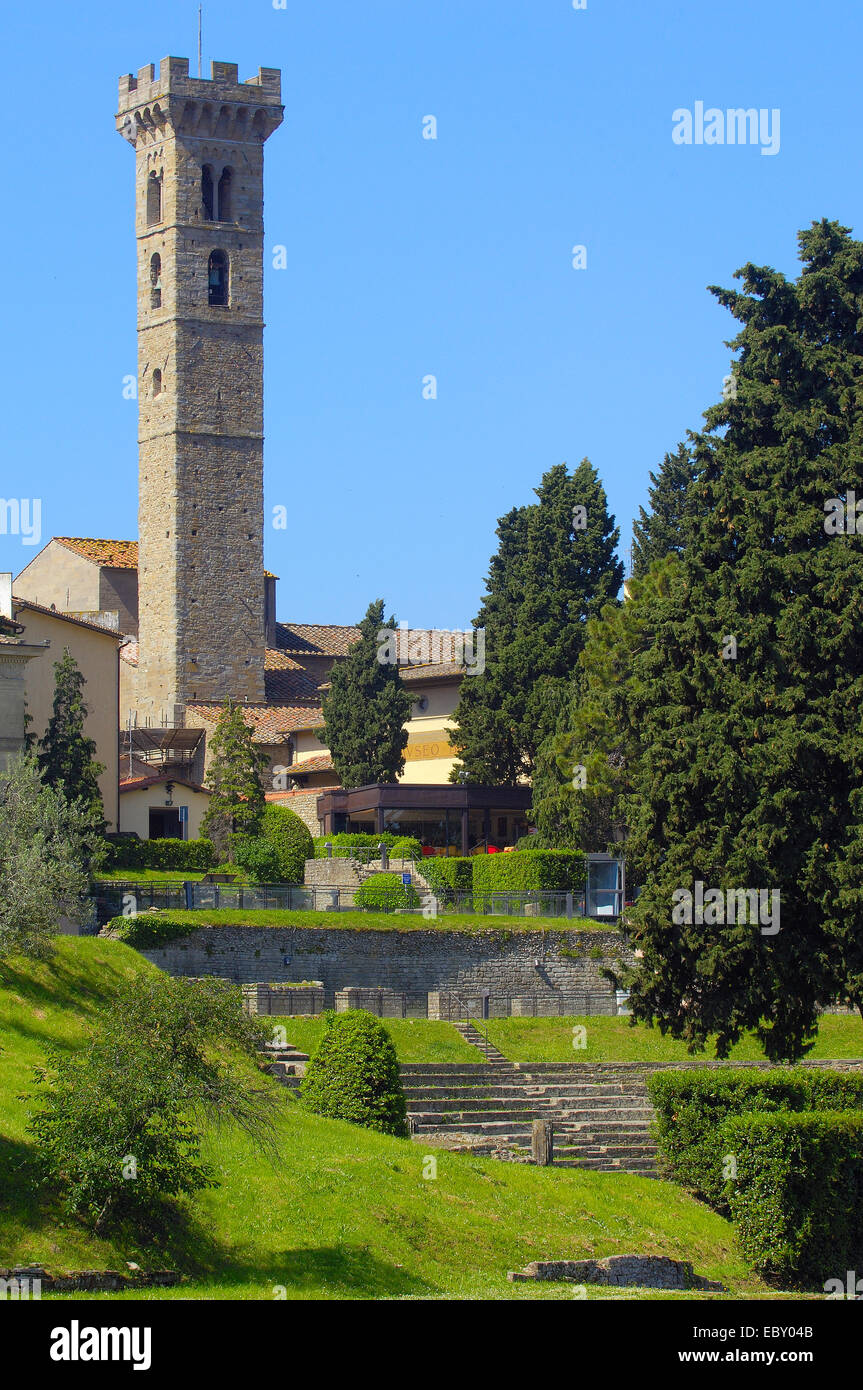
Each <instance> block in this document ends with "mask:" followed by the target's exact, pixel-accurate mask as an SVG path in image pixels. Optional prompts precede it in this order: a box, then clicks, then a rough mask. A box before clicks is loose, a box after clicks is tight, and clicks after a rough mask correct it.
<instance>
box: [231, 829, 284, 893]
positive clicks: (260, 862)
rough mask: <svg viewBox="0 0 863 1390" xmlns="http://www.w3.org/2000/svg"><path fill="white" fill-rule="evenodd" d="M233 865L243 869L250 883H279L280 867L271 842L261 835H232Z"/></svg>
mask: <svg viewBox="0 0 863 1390" xmlns="http://www.w3.org/2000/svg"><path fill="white" fill-rule="evenodd" d="M231 848H232V853H233V856H234V863H235V864H236V865H237V867H238V868H240V869H243V870H244V871H245V873H246V874H247V875H248V878H249V881H250V882H251V883H279V882H280V881H281V877H282V865H281V860H280V858H279V852H278V850H277V849H276V846H275V845H274V844H273V842H272V840H267V839H265V838H264V836H263V835H232V836H231Z"/></svg>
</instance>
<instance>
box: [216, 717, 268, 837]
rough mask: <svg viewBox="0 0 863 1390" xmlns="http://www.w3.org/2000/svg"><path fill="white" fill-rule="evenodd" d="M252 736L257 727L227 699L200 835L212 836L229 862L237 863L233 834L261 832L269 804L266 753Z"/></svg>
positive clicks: (220, 725)
mask: <svg viewBox="0 0 863 1390" xmlns="http://www.w3.org/2000/svg"><path fill="white" fill-rule="evenodd" d="M253 735H254V730H253V729H252V728H250V727H249V725H247V724H246V722H245V720H244V719H243V711H242V707H241V706H240V705H237V704H235V703H234V701H233V700H226V701H225V704H224V707H223V709H222V713H221V714H220V715H219V722H218V724H217V725H216V729H215V733H214V734H213V738H212V743H211V745H210V746H211V749H212V761H211V762H210V766H209V768H208V772H207V776H208V780H209V784H210V789H211V791H210V802H209V805H208V807H207V813H206V815H205V816H204V818H203V820H202V822H201V835H202V836H204V837H207V838H209V839H211V840H212V841H213V843H214V844H215V846H216V848H217V850H218V852H219V854H220V855H226V856H227V858H228V861H229V862H230V863H233V862H234V842H233V841H232V839H231V836H232V835H233V834H234V833H238V834H242V835H257V834H259V832H260V827H261V818H262V816H263V814H264V806H265V804H266V803H265V799H264V787H263V783H262V781H261V774H262V772H263V770H264V768H265V767H266V766H267V755H266V753H265V752H264V751H263V750H262V749H261V748H259V747H257V746H256V744H255V743H254V741H253Z"/></svg>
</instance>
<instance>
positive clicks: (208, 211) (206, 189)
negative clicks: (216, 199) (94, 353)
mask: <svg viewBox="0 0 863 1390" xmlns="http://www.w3.org/2000/svg"><path fill="white" fill-rule="evenodd" d="M201 209H202V212H203V215H204V221H205V222H212V221H214V218H213V171H212V169H211V168H210V166H209V164H205V165H204V167H203V169H202V170H201Z"/></svg>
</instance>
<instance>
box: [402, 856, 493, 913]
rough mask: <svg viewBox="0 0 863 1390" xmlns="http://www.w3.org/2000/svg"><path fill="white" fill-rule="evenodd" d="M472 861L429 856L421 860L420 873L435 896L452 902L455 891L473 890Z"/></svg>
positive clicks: (467, 891) (469, 891) (468, 891)
mask: <svg viewBox="0 0 863 1390" xmlns="http://www.w3.org/2000/svg"><path fill="white" fill-rule="evenodd" d="M475 857H478V856H475ZM491 858H492V859H494V858H495V856H494V855H492V856H491ZM507 858H509V856H507ZM474 862H475V860H474V859H444V858H443V857H440V858H439V857H437V856H434V857H431V856H430V857H429V858H428V859H424V860H423V862H422V869H421V873H422V876H423V878H424V879H425V880H426V882H427V883H428V885H429V887H430V888H431V890H432V892H433V893H435V894H436V895H437V897H439V898H442V899H443V900H444V902H452V901H453V896H454V894H456V893H472V892H473V866H474Z"/></svg>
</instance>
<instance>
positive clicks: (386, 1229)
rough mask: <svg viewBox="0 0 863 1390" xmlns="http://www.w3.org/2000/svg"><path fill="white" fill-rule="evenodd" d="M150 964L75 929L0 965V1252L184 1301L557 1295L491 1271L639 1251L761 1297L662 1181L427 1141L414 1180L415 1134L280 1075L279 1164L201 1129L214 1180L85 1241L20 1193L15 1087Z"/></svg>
mask: <svg viewBox="0 0 863 1390" xmlns="http://www.w3.org/2000/svg"><path fill="white" fill-rule="evenodd" d="M149 969H152V967H151V966H149V965H147V963H146V962H144V961H143V960H142V958H141V957H139V956H138V955H136V953H135V952H133V951H131V950H130V949H129V948H127V947H123V946H121V945H119V944H117V943H114V942H109V941H102V940H98V939H89V938H83V939H76V938H61V939H59V941H58V952H57V955H56V957H55V958H54V960H53V961H52V962H50V963H48V964H42V965H34V964H32V963H28V962H21V961H15V962H12V963H11V964H9V963H7V964H6V965H5V966H4V967H3V971H2V975H0V1038H2V1048H3V1051H2V1053H0V1191H2V1192H3V1202H2V1205H0V1264H12V1263H15V1262H18V1261H43V1262H45V1263H46V1264H47V1265H48V1266H49V1267H53V1268H55V1269H72V1268H79V1269H80V1268H96V1269H98V1268H120V1269H122V1268H123V1267H124V1262H125V1261H127V1260H134V1261H136V1262H137V1263H138V1264H140V1265H142V1266H143V1267H144V1268H153V1267H158V1268H165V1267H168V1268H170V1267H173V1268H179V1269H182V1270H183V1271H185V1272H187V1273H188V1274H189V1275H190V1282H189V1284H188V1285H187V1286H186V1287H185V1288H184V1289H183V1291H182V1294H181V1296H183V1297H193V1298H195V1297H197V1298H201V1297H203V1298H262V1299H269V1298H273V1297H274V1296H277V1294H278V1293H280V1292H281V1289H282V1288H284V1290H285V1293H286V1296H287V1297H288V1298H290V1299H306V1298H315V1297H326V1298H390V1297H396V1298H398V1297H420V1298H451V1297H457V1298H518V1299H521V1298H534V1297H539V1298H571V1297H572V1290H571V1288H569V1287H567V1286H566V1285H547V1286H543V1285H539V1286H532V1285H530V1284H527V1285H511V1284H508V1283H507V1281H506V1271H507V1270H508V1269H518V1268H521V1266H522V1265H524V1264H525V1263H526V1262H528V1261H529V1260H531V1259H543V1258H563V1257H570V1258H578V1257H582V1256H588V1255H594V1254H595V1255H605V1254H611V1253H615V1252H619V1253H630V1252H635V1251H643V1252H653V1253H662V1254H667V1255H671V1256H677V1257H678V1258H685V1259H690V1260H692V1262H693V1263H694V1265H695V1268H696V1270H698V1272H699V1273H702V1274H706V1275H708V1276H709V1277H712V1278H718V1279H721V1280H722V1281H723V1282H724V1283H726V1284H727V1285H729V1286H730V1288H731V1290H732V1292H733V1293H735V1294H737V1295H738V1296H739V1295H745V1294H755V1295H766V1292H767V1291H766V1290H765V1289H764V1287H763V1286H762V1285H761V1284H760V1283H759V1282H758V1281H757V1280H755V1279H753V1278H752V1277H751V1276H749V1275H747V1273H746V1271H745V1269H744V1267H743V1264H742V1262H741V1260H740V1259H739V1257H738V1255H737V1253H736V1249H735V1242H734V1236H733V1232H732V1230H731V1227H730V1226H729V1225H728V1223H726V1222H725V1221H723V1220H721V1219H720V1218H719V1217H718V1216H716V1215H714V1214H713V1213H712V1212H710V1211H708V1210H707V1208H705V1207H703V1206H701V1205H699V1204H698V1203H696V1202H694V1201H692V1200H691V1199H690V1198H689V1197H687V1196H686V1195H685V1194H684V1193H683V1192H681V1191H679V1190H678V1189H677V1188H675V1187H673V1186H671V1185H669V1184H666V1183H660V1182H655V1181H651V1180H649V1179H643V1178H638V1177H632V1176H627V1175H607V1174H600V1173H588V1172H585V1173H578V1172H574V1171H572V1170H567V1169H557V1170H554V1169H542V1170H539V1169H534V1168H530V1167H523V1166H518V1165H514V1164H505V1163H496V1162H494V1161H492V1160H489V1159H473V1158H470V1157H466V1156H463V1155H453V1154H447V1153H442V1152H439V1153H437V1154H436V1155H435V1157H436V1160H437V1177H436V1179H426V1178H424V1177H423V1166H424V1158H425V1154H424V1152H423V1148H422V1146H421V1145H419V1144H415V1143H412V1142H411V1141H408V1140H397V1139H390V1138H386V1137H384V1136H381V1135H376V1134H373V1133H371V1132H369V1131H366V1130H362V1129H358V1128H356V1127H354V1126H351V1125H347V1124H343V1123H341V1122H338V1121H331V1120H322V1119H318V1118H317V1117H314V1116H310V1115H307V1114H305V1113H304V1112H303V1111H302V1110H301V1109H300V1108H299V1107H298V1106H297V1105H296V1103H295V1102H293V1101H291V1100H289V1099H288V1097H287V1095H286V1094H285V1092H284V1091H281V1090H280V1095H282V1096H284V1099H285V1104H284V1110H283V1112H282V1118H281V1122H280V1145H281V1157H280V1160H279V1161H278V1163H276V1164H275V1165H270V1164H268V1163H267V1162H265V1161H264V1160H262V1159H261V1158H260V1157H259V1156H258V1155H257V1154H255V1153H254V1152H253V1151H252V1150H251V1149H250V1147H249V1144H248V1141H247V1140H246V1138H245V1137H244V1136H243V1135H241V1134H238V1133H237V1132H235V1131H234V1130H224V1131H223V1132H221V1133H219V1134H211V1135H209V1136H208V1139H207V1151H208V1154H209V1157H210V1158H211V1160H212V1161H213V1162H214V1163H215V1164H216V1166H217V1168H218V1171H219V1175H220V1177H221V1179H222V1186H221V1187H220V1188H219V1189H217V1190H214V1191H211V1192H207V1193H204V1194H201V1195H200V1196H199V1197H198V1198H196V1199H195V1201H194V1202H192V1203H188V1204H186V1205H184V1206H183V1207H182V1208H181V1210H180V1214H179V1216H178V1217H177V1219H176V1220H175V1221H173V1222H172V1224H171V1226H170V1228H169V1231H168V1233H167V1234H166V1235H165V1236H164V1238H163V1241H162V1243H161V1244H157V1243H155V1242H152V1241H151V1242H150V1243H146V1242H142V1241H141V1240H140V1239H135V1238H132V1237H129V1238H127V1239H124V1240H121V1239H119V1238H114V1239H111V1240H99V1239H96V1238H95V1237H94V1236H92V1235H90V1234H89V1233H88V1232H87V1231H86V1230H85V1229H84V1228H83V1227H82V1226H80V1225H79V1224H78V1223H76V1222H75V1221H71V1220H68V1219H63V1218H61V1217H60V1216H59V1214H58V1211H57V1207H56V1203H55V1201H54V1200H53V1199H52V1197H51V1195H50V1194H46V1195H44V1196H38V1197H37V1196H36V1195H34V1193H33V1191H32V1188H31V1186H30V1183H29V1179H28V1173H27V1166H26V1165H27V1160H28V1156H29V1154H30V1149H29V1143H28V1140H27V1137H26V1135H25V1131H24V1125H25V1120H26V1114H27V1102H25V1101H22V1100H21V1099H19V1097H20V1096H21V1093H22V1092H23V1091H26V1090H27V1089H28V1088H29V1085H30V1068H31V1067H32V1065H33V1064H34V1063H37V1062H38V1061H39V1058H40V1056H41V1053H42V1047H43V1044H44V1042H45V1041H46V1039H48V1038H53V1039H55V1040H57V1041H59V1042H60V1043H61V1045H64V1046H70V1047H72V1046H75V1044H76V1042H77V1041H78V1040H79V1039H80V1038H81V1037H82V1035H83V1030H84V1027H85V1026H86V1023H87V1020H88V1019H93V1018H94V1017H95V1014H96V1012H97V1010H98V1007H99V1001H100V998H101V997H103V996H104V995H107V994H108V993H110V991H111V990H112V988H114V987H115V986H116V984H117V982H118V981H119V980H120V979H121V978H122V977H123V976H124V975H128V974H129V973H133V972H136V971H145V970H149ZM415 1026H419V1025H415ZM264 1084H273V1085H275V1084H276V1083H275V1082H272V1083H271V1082H270V1081H269V1080H268V1079H267V1080H265V1082H264ZM149 1296H152V1297H176V1296H177V1293H176V1292H174V1293H171V1291H158V1292H156V1291H154V1292H153V1293H152V1294H151V1295H149ZM628 1296H631V1295H628ZM86 1297H92V1295H87V1296H86Z"/></svg>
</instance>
